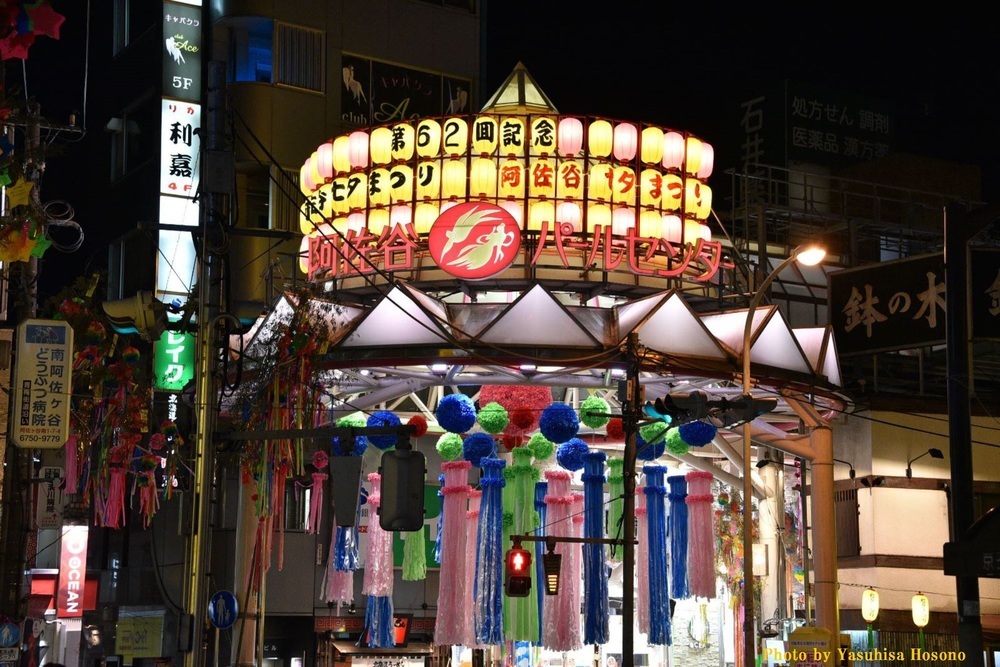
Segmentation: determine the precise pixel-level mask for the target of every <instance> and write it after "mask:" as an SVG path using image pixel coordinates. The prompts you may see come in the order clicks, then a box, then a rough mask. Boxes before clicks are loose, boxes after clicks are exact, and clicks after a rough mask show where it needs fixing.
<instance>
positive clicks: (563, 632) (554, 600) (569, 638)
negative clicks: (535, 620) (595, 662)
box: [542, 470, 583, 651]
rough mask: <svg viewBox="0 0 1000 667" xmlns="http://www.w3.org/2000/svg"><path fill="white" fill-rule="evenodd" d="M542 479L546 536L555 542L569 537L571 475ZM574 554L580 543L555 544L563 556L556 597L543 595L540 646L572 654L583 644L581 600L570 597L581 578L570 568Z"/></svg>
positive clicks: (560, 473)
mask: <svg viewBox="0 0 1000 667" xmlns="http://www.w3.org/2000/svg"><path fill="white" fill-rule="evenodd" d="M545 479H546V481H547V483H548V494H547V495H546V496H545V505H546V507H547V510H546V519H547V521H548V534H549V535H552V536H553V537H555V538H557V540H558V538H560V537H572V536H573V533H574V531H573V521H572V518H571V513H572V511H573V494H572V493H571V492H570V484H571V482H572V476H571V475H570V473H568V472H567V471H565V470H547V471H545ZM574 551H575V552H576V553H577V554H579V552H580V545H579V544H570V543H568V542H559V541H557V542H556V553H557V554H561V555H562V572H561V573H560V575H559V595H545V596H543V600H542V607H543V611H542V646H544V647H545V648H547V649H549V650H550V651H575V650H576V649H578V648H580V647H581V646H582V645H583V642H582V641H581V639H580V606H579V603H580V600H579V598H578V597H577V598H576V599H575V600H574V596H573V590H574V588H575V589H577V590H578V589H579V584H578V583H576V582H578V581H579V575H580V570H579V569H578V568H577V569H575V570H574V567H573V565H574V558H573V553H574ZM574 603H575V604H576V606H575V607H574Z"/></svg>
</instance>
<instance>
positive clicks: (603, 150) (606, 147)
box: [587, 120, 614, 157]
mask: <svg viewBox="0 0 1000 667" xmlns="http://www.w3.org/2000/svg"><path fill="white" fill-rule="evenodd" d="M613 143H614V128H612V127H611V123H609V122H608V121H606V120H595V121H594V122H592V123H591V124H590V127H589V128H587V152H589V153H590V155H591V156H592V157H608V156H609V155H611V148H612V146H613Z"/></svg>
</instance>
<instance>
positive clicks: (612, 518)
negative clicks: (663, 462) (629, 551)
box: [608, 456, 625, 563]
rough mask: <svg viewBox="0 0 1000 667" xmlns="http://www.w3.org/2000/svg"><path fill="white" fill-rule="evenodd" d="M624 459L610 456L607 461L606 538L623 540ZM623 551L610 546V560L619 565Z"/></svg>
mask: <svg viewBox="0 0 1000 667" xmlns="http://www.w3.org/2000/svg"><path fill="white" fill-rule="evenodd" d="M624 467H625V459H623V458H622V457H620V456H612V457H611V458H609V459H608V497H609V499H610V500H609V501H608V537H610V538H612V539H617V540H620V539H623V538H624V536H625V529H624V527H623V526H622V515H623V514H624V511H625V474H624ZM623 552H624V549H622V548H621V547H620V546H618V545H616V544H615V545H612V546H611V560H612V561H614V562H616V563H620V562H622V555H623Z"/></svg>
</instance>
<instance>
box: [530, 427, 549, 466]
mask: <svg viewBox="0 0 1000 667" xmlns="http://www.w3.org/2000/svg"><path fill="white" fill-rule="evenodd" d="M526 447H527V448H528V449H530V450H531V454H532V456H534V457H535V458H536V459H538V460H539V461H544V460H546V459H549V458H552V455H553V454H555V451H556V445H555V443H554V442H552V441H551V440H549V439H548V438H546V437H545V436H544V435H542V434H541V433H536V434H535V435H533V436H531V439H530V440H528V444H527V445H526Z"/></svg>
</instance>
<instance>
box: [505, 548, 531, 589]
mask: <svg viewBox="0 0 1000 667" xmlns="http://www.w3.org/2000/svg"><path fill="white" fill-rule="evenodd" d="M504 565H505V567H504V592H506V593H507V596H508V597H512V598H523V597H528V594H529V593H530V592H531V552H530V551H528V550H527V549H523V548H521V545H516V546H514V547H513V548H511V549H508V550H507V555H506V556H505V557H504Z"/></svg>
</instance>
